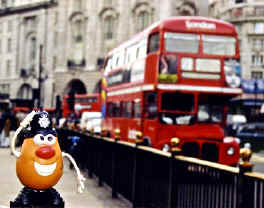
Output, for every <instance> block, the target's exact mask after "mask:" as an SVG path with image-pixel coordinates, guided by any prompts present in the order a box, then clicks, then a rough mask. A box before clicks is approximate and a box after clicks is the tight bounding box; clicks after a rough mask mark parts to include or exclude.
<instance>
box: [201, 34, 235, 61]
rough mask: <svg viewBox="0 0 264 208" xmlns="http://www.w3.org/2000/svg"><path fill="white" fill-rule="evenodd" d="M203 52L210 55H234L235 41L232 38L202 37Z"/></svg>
mask: <svg viewBox="0 0 264 208" xmlns="http://www.w3.org/2000/svg"><path fill="white" fill-rule="evenodd" d="M202 40H203V52H204V53H206V54H212V55H228V56H234V55H235V54H236V39H235V38H234V37H224V36H216V35H202Z"/></svg>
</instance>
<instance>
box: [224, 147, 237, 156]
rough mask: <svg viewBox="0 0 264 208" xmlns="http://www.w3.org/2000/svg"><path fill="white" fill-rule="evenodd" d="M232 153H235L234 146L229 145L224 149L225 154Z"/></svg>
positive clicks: (230, 154)
mask: <svg viewBox="0 0 264 208" xmlns="http://www.w3.org/2000/svg"><path fill="white" fill-rule="evenodd" d="M234 153H235V149H234V147H229V148H228V149H227V151H226V154H227V155H229V156H232V155H234Z"/></svg>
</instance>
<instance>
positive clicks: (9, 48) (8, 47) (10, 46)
mask: <svg viewBox="0 0 264 208" xmlns="http://www.w3.org/2000/svg"><path fill="white" fill-rule="evenodd" d="M11 51H12V39H11V38H8V40H7V52H8V53H10V52H11Z"/></svg>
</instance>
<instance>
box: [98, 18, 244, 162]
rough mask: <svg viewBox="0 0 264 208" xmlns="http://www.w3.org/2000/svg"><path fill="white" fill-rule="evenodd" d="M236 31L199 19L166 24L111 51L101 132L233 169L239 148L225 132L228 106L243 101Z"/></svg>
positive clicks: (169, 21) (104, 88)
mask: <svg viewBox="0 0 264 208" xmlns="http://www.w3.org/2000/svg"><path fill="white" fill-rule="evenodd" d="M238 42H239V41H238V37H237V33H236V31H235V28H234V26H233V25H231V24H229V23H226V22H223V21H219V20H215V19H208V18H204V17H171V18H168V19H164V20H161V21H160V22H158V23H155V24H153V25H151V26H150V27H149V28H147V29H146V30H144V31H142V32H141V33H139V34H137V35H135V36H134V37H133V38H132V39H130V40H128V41H126V42H125V43H123V44H121V45H120V46H119V47H117V48H115V49H113V50H112V51H111V52H110V53H109V54H108V57H107V59H106V62H105V65H104V81H105V83H106V84H105V86H103V88H102V89H103V91H104V92H105V93H104V94H105V95H106V96H105V99H103V100H102V102H103V104H104V106H105V107H106V110H105V114H104V116H105V119H104V120H103V124H102V129H105V130H106V132H107V134H108V136H111V137H113V136H114V131H115V129H119V130H120V138H121V140H126V141H130V142H135V140H136V135H137V132H141V133H142V135H143V139H144V143H145V144H147V145H149V146H152V147H154V148H158V149H163V150H166V149H168V148H169V145H170V140H171V138H173V137H177V138H179V139H180V144H179V147H180V148H181V149H182V152H183V155H187V156H191V157H197V158H201V159H204V160H209V161H214V162H218V163H221V164H227V165H237V163H238V161H239V144H238V142H237V141H236V139H235V138H232V137H228V136H227V135H226V133H225V127H226V117H227V104H228V101H229V100H230V99H232V98H233V97H235V96H238V95H241V93H242V90H241V88H240V74H241V72H240V71H241V70H240V63H239V62H240V54H239V44H238Z"/></svg>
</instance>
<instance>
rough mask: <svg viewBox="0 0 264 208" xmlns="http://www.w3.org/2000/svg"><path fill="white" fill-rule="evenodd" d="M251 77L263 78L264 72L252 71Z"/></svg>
mask: <svg viewBox="0 0 264 208" xmlns="http://www.w3.org/2000/svg"><path fill="white" fill-rule="evenodd" d="M251 78H252V79H262V78H263V72H261V71H252V72H251Z"/></svg>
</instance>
